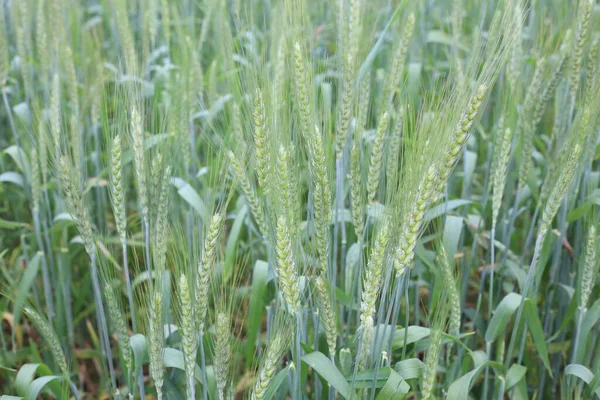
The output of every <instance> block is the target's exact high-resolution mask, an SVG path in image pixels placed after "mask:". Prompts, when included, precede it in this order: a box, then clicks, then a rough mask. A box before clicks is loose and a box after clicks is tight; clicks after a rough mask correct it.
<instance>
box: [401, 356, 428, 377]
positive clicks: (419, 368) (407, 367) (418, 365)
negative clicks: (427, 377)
mask: <svg viewBox="0 0 600 400" xmlns="http://www.w3.org/2000/svg"><path fill="white" fill-rule="evenodd" d="M424 367H425V364H423V361H421V360H419V359H418V358H409V359H408V360H402V361H399V362H397V363H396V365H395V366H394V370H395V371H396V372H397V373H399V374H400V376H401V377H402V378H404V379H415V378H418V377H420V376H421V373H422V372H423V368H424Z"/></svg>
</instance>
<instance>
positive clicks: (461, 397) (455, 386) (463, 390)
mask: <svg viewBox="0 0 600 400" xmlns="http://www.w3.org/2000/svg"><path fill="white" fill-rule="evenodd" d="M487 366H490V367H492V368H493V369H495V370H497V371H502V370H503V369H504V368H503V367H502V365H501V364H499V363H497V362H493V361H486V362H484V363H483V364H480V365H479V366H478V367H475V368H474V369H472V370H471V371H469V372H467V373H466V374H465V375H463V376H462V377H460V378H458V379H457V380H455V381H454V382H452V384H451V385H450V387H449V388H448V395H447V396H446V400H465V399H468V398H469V392H470V391H471V387H472V386H473V381H474V380H475V379H476V378H477V376H479V374H480V373H481V372H483V370H484V369H485V367H487Z"/></svg>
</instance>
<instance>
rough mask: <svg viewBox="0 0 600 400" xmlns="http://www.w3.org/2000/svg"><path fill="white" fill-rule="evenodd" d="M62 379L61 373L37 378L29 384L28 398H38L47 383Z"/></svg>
mask: <svg viewBox="0 0 600 400" xmlns="http://www.w3.org/2000/svg"><path fill="white" fill-rule="evenodd" d="M60 379H62V377H61V376H59V375H49V376H42V377H40V378H37V379H36V380H34V381H33V382H31V383H30V384H29V387H28V388H27V398H28V399H29V400H36V399H37V397H38V396H39V394H40V392H41V391H42V390H43V389H44V387H46V385H48V384H49V383H51V382H54V381H56V380H60Z"/></svg>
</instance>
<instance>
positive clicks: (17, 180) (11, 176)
mask: <svg viewBox="0 0 600 400" xmlns="http://www.w3.org/2000/svg"><path fill="white" fill-rule="evenodd" d="M2 182H10V183H14V184H15V185H18V186H21V187H22V186H23V185H24V184H25V183H24V182H23V175H21V174H19V173H18V172H12V171H9V172H5V173H3V174H0V183H2Z"/></svg>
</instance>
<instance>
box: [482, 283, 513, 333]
mask: <svg viewBox="0 0 600 400" xmlns="http://www.w3.org/2000/svg"><path fill="white" fill-rule="evenodd" d="M519 304H521V295H520V294H518V293H509V294H507V295H506V296H504V298H503V299H502V300H501V301H500V304H498V307H496V311H494V315H493V316H492V319H491V320H490V323H489V325H488V327H487V330H486V331H485V341H486V342H492V341H494V340H495V339H496V338H497V337H498V336H499V335H500V333H502V332H505V331H506V324H508V321H509V320H510V317H511V316H512V315H513V313H514V312H515V310H516V309H517V308H518V307H519Z"/></svg>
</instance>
